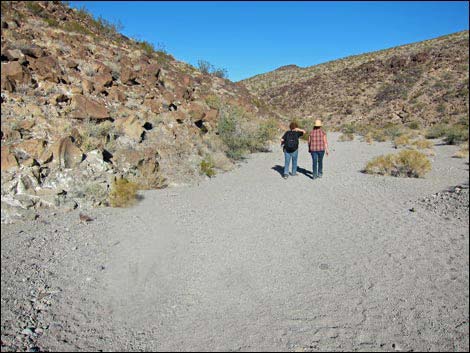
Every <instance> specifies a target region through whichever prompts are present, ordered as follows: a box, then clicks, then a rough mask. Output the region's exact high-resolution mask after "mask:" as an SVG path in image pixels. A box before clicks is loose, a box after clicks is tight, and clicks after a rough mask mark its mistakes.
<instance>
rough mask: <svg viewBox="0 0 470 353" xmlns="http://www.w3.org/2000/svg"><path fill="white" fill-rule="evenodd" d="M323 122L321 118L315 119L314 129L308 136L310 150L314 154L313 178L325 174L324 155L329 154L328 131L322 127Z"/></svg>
mask: <svg viewBox="0 0 470 353" xmlns="http://www.w3.org/2000/svg"><path fill="white" fill-rule="evenodd" d="M321 126H322V123H321V121H320V120H315V125H314V126H313V130H312V131H311V132H310V135H309V136H308V151H309V152H310V154H311V155H312V164H313V166H312V174H313V179H316V178H321V177H322V176H323V156H324V155H325V152H326V155H327V156H328V155H329V151H328V141H327V139H326V133H325V131H323V129H322V128H321Z"/></svg>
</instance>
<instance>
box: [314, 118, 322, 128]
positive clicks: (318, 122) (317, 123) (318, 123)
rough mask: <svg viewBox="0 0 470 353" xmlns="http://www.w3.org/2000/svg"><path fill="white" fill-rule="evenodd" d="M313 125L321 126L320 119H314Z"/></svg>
mask: <svg viewBox="0 0 470 353" xmlns="http://www.w3.org/2000/svg"><path fill="white" fill-rule="evenodd" d="M314 126H315V127H320V126H321V120H320V119H317V120H315V125H314Z"/></svg>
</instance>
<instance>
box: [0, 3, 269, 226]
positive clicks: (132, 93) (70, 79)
mask: <svg viewBox="0 0 470 353" xmlns="http://www.w3.org/2000/svg"><path fill="white" fill-rule="evenodd" d="M1 16H2V17H1V27H2V34H1V90H2V93H1V108H2V109H1V171H2V176H1V178H2V179H1V182H2V222H8V221H12V220H13V219H15V218H17V217H24V216H27V217H36V216H37V215H36V214H35V209H37V208H39V207H55V206H60V207H66V208H76V207H82V206H86V205H88V206H91V205H100V204H107V197H108V195H109V191H110V187H111V186H112V183H113V180H115V179H116V178H126V179H128V180H130V181H132V182H134V183H137V184H138V185H139V187H140V188H160V187H164V186H166V185H169V184H172V183H185V182H192V181H194V180H197V179H198V178H201V177H203V176H201V162H202V161H205V164H204V165H205V166H206V168H208V167H207V166H209V167H210V168H214V169H215V170H217V169H219V170H228V169H230V168H231V167H232V166H233V161H232V160H231V159H230V158H228V157H227V155H228V153H227V152H228V149H229V148H230V146H227V144H226V143H225V142H224V140H223V139H222V138H221V137H220V136H218V134H219V131H218V122H219V120H220V117H221V115H223V114H225V115H227V114H230V112H233V111H236V112H238V115H237V118H240V119H241V120H243V121H242V122H240V121H236V122H237V123H240V124H241V123H246V124H252V125H253V126H263V124H264V123H265V122H266V121H267V119H266V117H268V116H270V114H268V111H267V110H266V109H264V110H263V109H262V108H259V107H257V105H256V103H257V100H256V99H253V96H251V95H250V93H249V92H248V91H247V90H246V88H244V86H242V85H239V84H235V83H232V82H230V81H229V80H226V79H223V78H218V77H215V76H212V75H209V74H203V73H201V72H199V71H198V70H196V69H195V68H194V67H192V66H190V65H188V64H185V63H183V62H179V61H177V60H175V59H174V58H173V57H172V56H171V55H169V54H168V53H166V52H165V51H158V50H155V48H154V47H153V46H152V45H151V44H150V43H148V42H145V41H136V40H133V39H130V38H127V37H125V36H123V35H122V34H120V33H119V32H118V31H117V30H116V26H115V25H113V24H111V23H109V22H107V21H105V20H103V19H95V18H93V17H92V16H90V14H89V13H87V11H86V10H77V9H72V8H69V7H68V6H67V5H64V4H63V3H62V2H58V1H51V2H46V1H44V2H27V1H18V2H17V1H14V2H13V1H12V2H2V15H1ZM230 121H231V122H233V121H234V120H233V119H232V120H230ZM271 127H272V126H271ZM262 132H263V134H261V135H262V137H264V138H267V137H268V136H267V135H268V134H267V133H266V131H262ZM206 174H207V173H206ZM212 174H213V171H212V170H211V175H212Z"/></svg>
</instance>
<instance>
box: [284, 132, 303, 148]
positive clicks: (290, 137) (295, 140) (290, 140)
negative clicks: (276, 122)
mask: <svg viewBox="0 0 470 353" xmlns="http://www.w3.org/2000/svg"><path fill="white" fill-rule="evenodd" d="M284 148H285V149H286V152H289V153H292V152H295V151H297V149H298V148H299V137H298V136H297V132H295V131H287V132H286V140H285V141H284Z"/></svg>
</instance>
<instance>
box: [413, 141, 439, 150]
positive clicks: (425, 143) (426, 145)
mask: <svg viewBox="0 0 470 353" xmlns="http://www.w3.org/2000/svg"><path fill="white" fill-rule="evenodd" d="M411 144H412V145H413V146H415V147H416V148H417V149H419V150H424V149H427V148H433V146H434V143H432V141H429V140H416V141H413V142H412V143H411Z"/></svg>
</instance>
